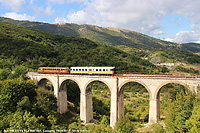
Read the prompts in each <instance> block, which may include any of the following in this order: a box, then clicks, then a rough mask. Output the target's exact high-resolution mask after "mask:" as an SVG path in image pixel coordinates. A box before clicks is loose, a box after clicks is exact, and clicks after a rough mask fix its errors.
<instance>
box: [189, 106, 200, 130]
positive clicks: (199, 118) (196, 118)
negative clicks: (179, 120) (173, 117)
mask: <svg viewBox="0 0 200 133" xmlns="http://www.w3.org/2000/svg"><path fill="white" fill-rule="evenodd" d="M186 128H187V130H188V131H189V132H191V133H199V132H200V106H196V107H194V109H193V111H192V115H191V117H190V118H189V119H188V120H187V121H186Z"/></svg>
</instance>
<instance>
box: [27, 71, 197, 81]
mask: <svg viewBox="0 0 200 133" xmlns="http://www.w3.org/2000/svg"><path fill="white" fill-rule="evenodd" d="M27 75H59V76H89V77H127V78H128V77H130V78H131V77H132V78H153V79H154V78H155V79H199V80H200V75H159V74H115V75H73V74H39V73H37V72H28V73H27Z"/></svg>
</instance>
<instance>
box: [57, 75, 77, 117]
mask: <svg viewBox="0 0 200 133" xmlns="http://www.w3.org/2000/svg"><path fill="white" fill-rule="evenodd" d="M58 93H59V94H58V96H59V97H58V100H59V101H58V104H59V106H60V107H59V108H60V113H61V114H62V113H66V112H67V111H70V112H73V113H74V114H79V113H80V88H79V86H78V84H77V83H76V82H75V81H73V80H71V79H66V80H64V81H63V82H62V83H61V85H60V88H59V90H58Z"/></svg>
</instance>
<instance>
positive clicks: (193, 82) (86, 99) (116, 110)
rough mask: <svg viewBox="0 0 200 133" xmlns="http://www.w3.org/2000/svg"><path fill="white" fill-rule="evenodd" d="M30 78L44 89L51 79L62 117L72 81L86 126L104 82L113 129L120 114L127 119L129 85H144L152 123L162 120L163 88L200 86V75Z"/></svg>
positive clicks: (42, 75) (195, 88)
mask: <svg viewBox="0 0 200 133" xmlns="http://www.w3.org/2000/svg"><path fill="white" fill-rule="evenodd" d="M27 76H28V77H29V78H31V79H32V80H33V81H34V82H35V83H36V84H37V85H38V86H40V87H44V86H45V82H43V81H44V79H45V80H49V81H50V82H51V83H52V85H53V87H54V95H55V97H56V98H57V105H58V112H59V113H61V114H63V113H65V112H67V111H68V109H67V90H66V89H67V88H66V82H67V81H68V80H73V81H74V82H76V84H77V85H78V86H79V89H80V119H81V120H83V121H84V122H85V123H87V122H90V121H91V120H92V119H93V104H92V92H91V90H92V84H93V83H94V82H95V81H101V82H103V83H104V84H106V85H107V86H108V88H109V89H110V92H111V107H110V126H111V127H112V128H114V126H115V123H116V122H117V120H118V118H119V115H120V114H121V115H122V116H124V94H123V87H124V86H125V85H126V84H127V83H129V82H137V83H139V84H142V85H143V86H144V87H145V88H146V89H147V91H148V93H149V96H150V100H149V101H150V103H149V124H151V123H155V122H157V121H158V119H159V117H160V92H159V91H160V89H161V88H162V87H163V86H164V85H166V84H168V83H178V84H181V85H183V86H187V87H188V88H189V89H190V90H191V91H193V92H197V86H200V76H180V75H142V74H129V75H128V74H122V75H116V76H96V75H95V76H90V75H63V74H38V73H36V72H29V73H27Z"/></svg>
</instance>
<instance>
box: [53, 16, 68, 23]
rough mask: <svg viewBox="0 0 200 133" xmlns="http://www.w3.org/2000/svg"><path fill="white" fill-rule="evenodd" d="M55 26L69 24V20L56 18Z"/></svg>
mask: <svg viewBox="0 0 200 133" xmlns="http://www.w3.org/2000/svg"><path fill="white" fill-rule="evenodd" d="M54 23H55V24H65V23H67V20H66V19H65V18H61V17H57V18H55V22H54Z"/></svg>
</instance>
